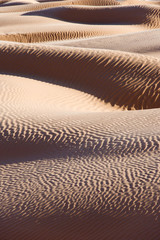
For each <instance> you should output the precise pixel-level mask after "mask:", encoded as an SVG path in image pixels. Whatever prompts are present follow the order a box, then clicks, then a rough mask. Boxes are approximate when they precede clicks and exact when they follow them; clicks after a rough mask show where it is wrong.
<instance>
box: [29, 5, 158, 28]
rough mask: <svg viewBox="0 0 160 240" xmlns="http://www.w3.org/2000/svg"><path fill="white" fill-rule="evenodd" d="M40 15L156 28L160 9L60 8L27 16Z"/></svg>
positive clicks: (64, 19) (144, 7)
mask: <svg viewBox="0 0 160 240" xmlns="http://www.w3.org/2000/svg"><path fill="white" fill-rule="evenodd" d="M36 14H37V15H42V16H47V17H54V18H58V19H60V20H63V21H69V22H77V23H87V24H115V23H119V24H121V23H123V24H145V25H147V26H148V27H151V28H158V27H159V24H160V23H159V22H160V8H159V7H155V6H153V7H152V6H145V5H144V6H143V5H139V6H138V5H136V6H113V7H112V6H107V7H88V6H76V7H75V6H62V7H56V8H53V9H52V8H49V9H46V10H41V11H37V12H31V13H27V15H36Z"/></svg>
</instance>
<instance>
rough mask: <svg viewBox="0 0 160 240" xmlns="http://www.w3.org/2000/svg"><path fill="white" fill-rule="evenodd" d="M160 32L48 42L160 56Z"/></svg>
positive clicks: (152, 31)
mask: <svg viewBox="0 0 160 240" xmlns="http://www.w3.org/2000/svg"><path fill="white" fill-rule="evenodd" d="M159 34H160V30H159V29H153V30H145V31H141V32H135V33H128V34H117V35H114V36H102V37H94V38H89V39H76V40H68V41H58V42H48V43H47V44H49V45H60V46H72V47H80V48H97V49H110V50H120V51H125V52H132V53H140V54H145V55H150V56H156V57H158V58H160V42H159ZM45 44H46V43H45Z"/></svg>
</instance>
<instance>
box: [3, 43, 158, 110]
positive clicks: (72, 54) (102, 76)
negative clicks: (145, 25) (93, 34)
mask: <svg viewBox="0 0 160 240" xmlns="http://www.w3.org/2000/svg"><path fill="white" fill-rule="evenodd" d="M0 58H1V59H3V61H2V62H1V65H0V70H1V72H10V73H14V74H16V73H19V74H22V75H23V74H24V75H28V76H37V77H43V78H44V79H46V81H49V82H52V83H54V82H55V83H57V84H60V85H64V86H69V87H71V88H76V89H78V90H81V91H84V92H87V93H90V94H92V95H94V96H96V97H98V98H100V99H102V100H105V101H106V102H109V103H110V104H111V105H113V106H114V105H118V106H119V107H123V108H127V109H146V108H157V107H160V99H159V98H160V96H159V87H160V82H159V81H160V79H159V72H160V61H159V60H158V59H156V58H148V57H147V56H142V55H136V54H131V53H126V52H118V51H117V52H116V51H111V50H93V49H92V50H89V49H87V50H86V49H85V50H84V49H74V48H67V47H58V46H55V47H52V46H48V47H45V46H42V47H41V46H40V45H37V46H36V45H27V44H5V43H4V44H1V46H0ZM79 69H82V70H81V71H79ZM66 72H67V75H66ZM47 79H48V80H47Z"/></svg>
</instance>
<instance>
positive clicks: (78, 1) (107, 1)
mask: <svg viewBox="0 0 160 240" xmlns="http://www.w3.org/2000/svg"><path fill="white" fill-rule="evenodd" d="M62 5H63V6H64V5H93V6H97V5H98V6H106V5H119V3H118V2H117V1H115V0H97V1H96V0H92V1H91V0H74V1H55V2H52V1H51V2H42V3H41V4H39V3H35V4H34V5H33V4H27V5H25V6H12V7H1V8H0V13H7V12H27V11H36V10H41V9H45V8H50V7H57V6H62Z"/></svg>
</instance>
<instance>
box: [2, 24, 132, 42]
mask: <svg viewBox="0 0 160 240" xmlns="http://www.w3.org/2000/svg"><path fill="white" fill-rule="evenodd" d="M62 27H63V26H62ZM129 31H130V30H129ZM109 33H112V29H107V28H106V29H105V28H103V27H102V28H101V27H88V26H82V27H81V26H68V27H67V26H66V27H65V28H64V27H63V29H61V31H58V27H57V26H55V30H54V27H53V30H52V31H47V32H46V31H42V32H31V33H30V32H26V33H16V34H12V33H8V34H0V40H1V41H12V42H20V43H37V42H45V41H61V40H70V39H77V38H87V37H93V36H104V35H107V34H109ZM112 34H115V32H114V29H113V33H112Z"/></svg>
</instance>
